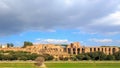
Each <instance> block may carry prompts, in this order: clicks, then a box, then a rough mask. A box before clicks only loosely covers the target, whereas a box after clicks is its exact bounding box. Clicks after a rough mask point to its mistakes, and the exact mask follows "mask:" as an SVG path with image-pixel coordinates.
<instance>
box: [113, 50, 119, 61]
mask: <svg viewBox="0 0 120 68" xmlns="http://www.w3.org/2000/svg"><path fill="white" fill-rule="evenodd" d="M113 55H114V56H115V59H116V60H120V51H118V52H116V53H114V54H113Z"/></svg>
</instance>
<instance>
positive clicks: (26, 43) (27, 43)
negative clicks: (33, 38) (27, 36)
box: [23, 41, 33, 48]
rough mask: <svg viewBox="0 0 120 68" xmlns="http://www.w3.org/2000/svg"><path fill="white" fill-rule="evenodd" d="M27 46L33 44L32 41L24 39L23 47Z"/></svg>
mask: <svg viewBox="0 0 120 68" xmlns="http://www.w3.org/2000/svg"><path fill="white" fill-rule="evenodd" d="M27 46H33V43H32V42H29V41H24V45H23V48H25V47H27Z"/></svg>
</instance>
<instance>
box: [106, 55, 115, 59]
mask: <svg viewBox="0 0 120 68" xmlns="http://www.w3.org/2000/svg"><path fill="white" fill-rule="evenodd" d="M114 59H115V56H114V55H107V57H106V60H114Z"/></svg>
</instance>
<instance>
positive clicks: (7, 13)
mask: <svg viewBox="0 0 120 68" xmlns="http://www.w3.org/2000/svg"><path fill="white" fill-rule="evenodd" d="M119 6H120V1H119V0H109V1H107V0H0V35H1V36H2V35H10V34H11V35H12V34H16V33H21V32H24V31H29V30H39V31H44V30H45V31H51V30H56V29H70V28H74V29H79V30H80V31H85V32H91V33H111V34H113V33H115V34H116V33H120V31H119V30H120V25H119V24H120V16H119V15H118V14H119V13H120V7H119ZM115 22H116V23H117V25H110V24H113V23H115Z"/></svg>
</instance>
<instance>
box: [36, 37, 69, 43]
mask: <svg viewBox="0 0 120 68" xmlns="http://www.w3.org/2000/svg"><path fill="white" fill-rule="evenodd" d="M35 43H54V44H68V43H70V41H69V40H67V39H40V38H37V39H36V41H35Z"/></svg>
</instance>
